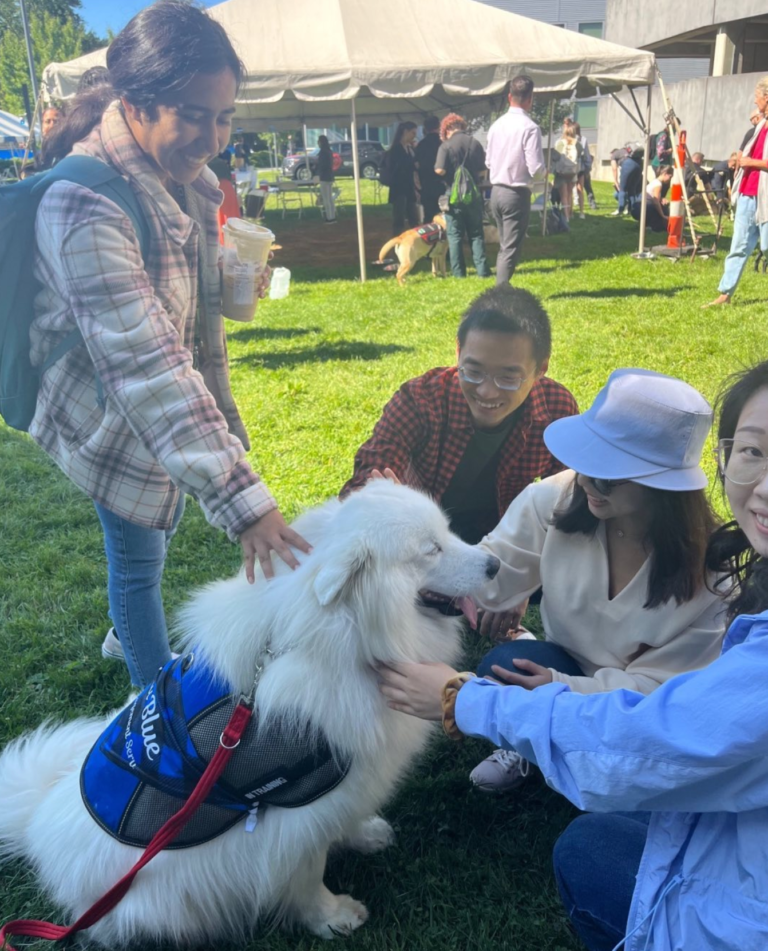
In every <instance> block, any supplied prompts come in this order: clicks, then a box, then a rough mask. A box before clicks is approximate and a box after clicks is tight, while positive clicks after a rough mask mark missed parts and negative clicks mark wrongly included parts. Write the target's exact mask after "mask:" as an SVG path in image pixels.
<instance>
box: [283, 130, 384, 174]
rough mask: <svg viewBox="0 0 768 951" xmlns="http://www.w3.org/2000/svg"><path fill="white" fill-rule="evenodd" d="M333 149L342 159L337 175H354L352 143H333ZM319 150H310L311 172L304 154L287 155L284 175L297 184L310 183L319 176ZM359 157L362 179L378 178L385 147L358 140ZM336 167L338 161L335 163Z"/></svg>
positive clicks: (377, 143)
mask: <svg viewBox="0 0 768 951" xmlns="http://www.w3.org/2000/svg"><path fill="white" fill-rule="evenodd" d="M331 149H332V150H333V151H334V152H335V153H336V154H337V155H338V156H339V158H340V159H341V164H340V165H339V167H338V168H337V169H336V171H335V174H336V175H353V174H354V171H353V168H352V143H351V142H332V143H331ZM319 151H320V150H319V149H310V151H309V170H307V159H306V156H305V155H304V153H303V152H294V153H293V154H291V155H286V157H285V159H284V160H283V166H282V173H283V175H285V176H286V177H288V178H294V179H295V180H296V181H297V182H308V181H309V180H310V179H311V178H312V177H313V176H315V175H317V156H318V152H319ZM357 151H358V156H359V158H360V175H361V177H362V178H371V179H372V178H376V176H377V175H378V174H379V165H381V160H382V158H383V156H384V146H383V145H382V144H381V142H374V141H371V140H358V143H357ZM333 164H334V166H335V165H337V164H338V161H334V163H333Z"/></svg>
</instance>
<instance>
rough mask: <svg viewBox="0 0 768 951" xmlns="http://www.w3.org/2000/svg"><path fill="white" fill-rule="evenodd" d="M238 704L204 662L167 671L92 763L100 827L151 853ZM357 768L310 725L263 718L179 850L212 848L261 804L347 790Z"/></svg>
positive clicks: (89, 785)
mask: <svg viewBox="0 0 768 951" xmlns="http://www.w3.org/2000/svg"><path fill="white" fill-rule="evenodd" d="M236 703H237V700H236V698H235V697H234V696H233V695H232V694H231V693H230V692H229V691H228V689H227V687H226V685H224V684H223V683H221V682H216V680H215V679H214V678H213V676H212V674H211V672H210V670H207V669H206V668H205V667H204V666H203V665H201V664H199V663H198V664H195V662H194V654H188V655H187V656H186V657H179V658H177V659H176V660H172V661H170V662H169V663H168V664H166V666H165V667H164V668H163V669H162V670H161V671H160V673H159V674H158V677H157V680H155V681H154V683H152V684H150V685H149V686H148V687H146V688H145V689H144V690H143V691H142V692H141V693H140V694H139V696H138V697H137V698H136V700H135V701H134V702H133V704H131V706H130V707H127V708H126V709H125V710H123V711H122V712H121V713H120V714H118V716H117V717H115V719H114V720H113V721H112V722H111V723H110V725H109V726H108V727H107V728H106V730H105V731H104V732H103V733H102V734H101V736H100V737H99V739H98V740H97V741H96V743H95V744H94V746H93V748H92V749H91V751H90V753H89V754H88V757H87V759H86V761H85V763H84V764H83V768H82V771H81V773H80V791H81V793H82V796H83V801H84V802H85V805H86V808H87V809H88V811H89V812H90V814H91V816H92V817H93V818H94V820H95V821H96V822H97V823H98V824H99V825H100V826H101V828H102V829H104V830H105V831H106V832H108V833H109V834H110V835H111V836H113V837H114V838H116V839H117V840H118V841H119V842H123V843H124V844H126V845H134V846H139V847H141V848H143V847H145V846H147V845H148V844H149V842H150V840H151V839H152V837H153V836H154V834H155V833H156V832H157V830H158V829H159V828H160V827H161V826H162V825H163V823H165V822H166V821H167V820H168V819H170V817H171V816H172V815H174V813H176V812H178V810H179V809H180V808H181V807H182V805H183V804H184V801H185V800H186V799H188V798H189V795H190V794H191V792H192V790H193V789H194V788H195V786H196V785H197V782H198V780H199V779H200V777H201V776H202V774H203V772H204V771H205V768H206V766H207V765H208V763H209V762H210V760H211V758H212V757H213V754H214V753H215V752H216V748H217V747H218V744H219V737H220V736H221V733H222V731H223V729H224V727H225V726H226V725H227V723H228V721H229V718H230V717H231V715H232V711H233V710H234V708H235V705H236ZM350 765H351V761H350V760H344V759H342V758H341V757H340V756H338V755H337V753H336V752H335V751H334V750H333V749H332V748H331V746H330V744H329V743H328V741H327V739H326V738H325V736H324V735H323V734H322V732H320V731H319V730H317V729H315V728H314V727H312V726H311V725H310V724H307V725H306V726H303V727H301V728H299V729H296V728H294V727H291V728H290V729H288V728H287V727H285V726H284V725H281V724H280V722H274V721H270V724H269V726H268V727H265V728H260V727H259V723H258V717H257V714H256V713H255V712H254V715H253V717H252V718H251V721H250V723H249V724H248V726H247V728H246V731H245V733H244V735H243V738H242V740H241V742H240V746H239V747H238V748H237V751H236V752H235V753H234V754H233V756H232V757H231V758H230V760H229V762H228V763H227V766H226V768H225V770H224V772H223V773H222V775H221V776H220V777H219V780H218V782H217V783H216V785H215V786H214V787H213V789H212V790H211V792H210V794H209V795H208V798H207V799H206V800H205V802H204V803H203V804H202V805H201V806H200V808H199V809H198V810H197V812H195V813H194V815H193V816H192V818H191V819H190V821H189V822H188V823H187V825H186V826H185V827H184V828H183V829H182V831H181V833H180V834H179V836H178V837H177V838H176V839H175V840H174V841H173V843H172V844H171V845H170V846H169V848H171V849H183V848H189V847H190V846H193V845H200V844H201V843H203V842H207V841H209V840H210V839H213V838H215V837H216V836H218V835H221V834H222V833H223V832H226V830H227V829H229V828H231V827H232V826H233V825H235V823H237V822H239V821H240V820H241V819H244V818H245V817H246V816H247V815H248V813H251V814H252V815H255V812H256V809H257V808H258V807H259V806H260V805H261V806H263V805H273V806H282V807H284V808H289V809H290V808H295V807H297V806H304V805H307V804H308V803H310V802H313V801H314V800H315V799H319V798H320V796H322V795H324V794H325V793H327V792H330V790H331V789H333V788H334V787H335V786H337V785H338V784H339V783H340V782H341V781H342V779H343V778H344V777H345V776H346V775H347V773H348V772H349V768H350Z"/></svg>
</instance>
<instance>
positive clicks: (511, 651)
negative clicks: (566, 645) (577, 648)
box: [477, 640, 584, 677]
mask: <svg viewBox="0 0 768 951" xmlns="http://www.w3.org/2000/svg"><path fill="white" fill-rule="evenodd" d="M515 660H532V661H533V662H534V664H540V665H541V666H542V667H552V668H554V670H558V671H559V672H560V673H561V674H568V676H571V677H583V676H584V671H583V670H582V669H581V667H579V665H578V664H577V663H576V661H575V660H574V659H573V657H571V655H570V654H569V653H568V651H566V650H563V648H562V647H558V645H557V644H551V643H549V642H548V641H529V640H524V641H521V640H517V641H504V642H503V643H502V644H498V645H497V646H496V647H494V648H493V650H490V651H488V653H487V654H486V655H485V657H483V659H482V660H481V661H480V663H479V665H478V668H477V675H478V677H485V676H489V677H493V671H492V670H491V667H492V666H493V664H498V666H499V667H503V668H504V669H505V670H511V671H513V673H518V674H522V675H523V676H525V677H528V676H530V674H529V673H528V671H527V670H522V669H518V668H516V667H515Z"/></svg>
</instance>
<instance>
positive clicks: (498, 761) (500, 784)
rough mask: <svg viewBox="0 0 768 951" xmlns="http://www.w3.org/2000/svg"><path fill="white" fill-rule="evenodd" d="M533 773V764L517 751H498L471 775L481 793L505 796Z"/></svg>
mask: <svg viewBox="0 0 768 951" xmlns="http://www.w3.org/2000/svg"><path fill="white" fill-rule="evenodd" d="M530 771H531V764H530V763H529V762H528V760H527V759H524V758H523V757H522V756H521V755H520V754H519V753H516V752H515V750H496V751H495V752H493V753H491V755H490V756H488V757H487V758H486V759H484V760H483V761H482V763H478V764H477V766H475V768H474V769H473V770H472V772H471V773H470V774H469V778H470V780H471V782H472V783H473V785H475V786H476V787H477V788H478V789H479V790H480V791H481V792H485V793H496V794H497V795H500V796H503V795H504V794H505V793H508V792H511V791H512V790H513V789H516V788H517V787H518V786H520V785H521V784H522V783H523V782H525V779H526V777H527V776H528V774H529V773H530Z"/></svg>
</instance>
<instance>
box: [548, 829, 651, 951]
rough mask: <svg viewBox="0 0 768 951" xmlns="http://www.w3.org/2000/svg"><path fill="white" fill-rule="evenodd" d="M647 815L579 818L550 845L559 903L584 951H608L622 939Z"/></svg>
mask: <svg viewBox="0 0 768 951" xmlns="http://www.w3.org/2000/svg"><path fill="white" fill-rule="evenodd" d="M649 818H650V816H649V814H648V813H642V812H632V813H614V814H610V813H609V814H607V815H593V814H588V815H583V816H579V817H578V819H574V820H573V822H572V823H571V824H570V825H569V826H568V828H567V829H566V830H565V832H564V833H563V834H562V835H561V836H560V838H559V839H558V840H557V842H556V843H555V850H554V852H553V854H552V861H553V864H554V868H555V879H556V881H557V887H558V890H559V892H560V898H561V899H562V901H563V905H565V910H566V911H567V912H568V916H569V918H570V919H571V924H572V925H573V928H574V930H575V931H576V934H577V935H578V936H579V938H581V940H582V941H583V942H584V944H585V945H586V946H587V948H588V949H589V951H613V948H615V947H616V945H617V944H618V943H619V942H620V941H621V940H622V939H623V938H624V936H625V935H626V933H627V919H628V918H629V909H630V905H631V903H632V895H633V893H634V891H635V878H636V876H637V871H638V869H639V868H640V859H641V858H642V855H643V849H644V848H645V840H646V837H647V835H648V820H649Z"/></svg>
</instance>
